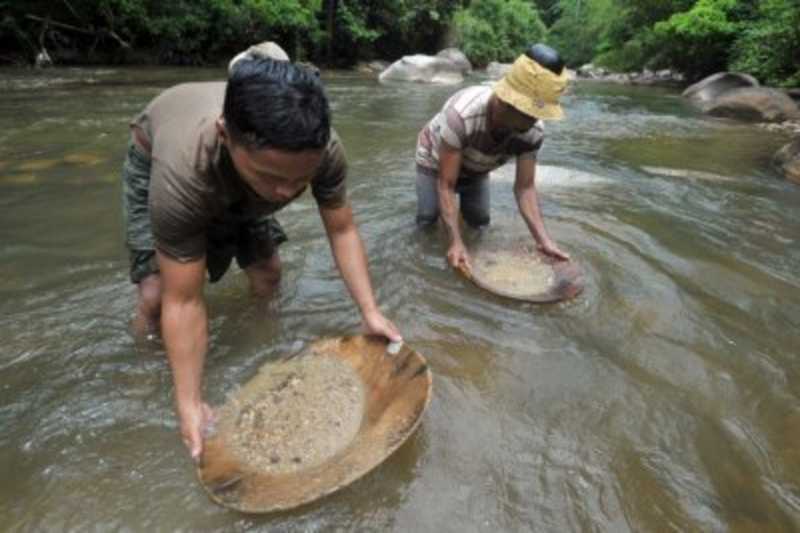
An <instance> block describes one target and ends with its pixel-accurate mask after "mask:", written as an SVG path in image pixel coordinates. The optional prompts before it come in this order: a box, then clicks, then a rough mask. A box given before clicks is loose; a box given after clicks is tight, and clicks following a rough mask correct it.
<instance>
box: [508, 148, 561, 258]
mask: <svg viewBox="0 0 800 533" xmlns="http://www.w3.org/2000/svg"><path fill="white" fill-rule="evenodd" d="M514 196H515V197H516V199H517V206H518V207H519V212H520V214H521V215H522V218H523V219H524V220H525V224H527V225H528V229H529V230H530V232H531V235H532V236H533V238H534V239H535V240H536V243H537V244H538V246H539V249H540V250H541V251H542V252H544V253H546V254H547V255H549V256H552V257H555V258H556V259H564V260H567V259H569V255H567V254H565V253H564V252H562V251H561V250H559V248H558V246H556V243H554V242H553V240H552V239H551V238H550V236H549V235H548V234H547V230H546V229H545V227H544V221H543V220H542V212H541V209H540V207H539V196H538V195H537V194H536V160H535V159H532V158H527V157H526V158H518V159H517V176H516V179H515V180H514Z"/></svg>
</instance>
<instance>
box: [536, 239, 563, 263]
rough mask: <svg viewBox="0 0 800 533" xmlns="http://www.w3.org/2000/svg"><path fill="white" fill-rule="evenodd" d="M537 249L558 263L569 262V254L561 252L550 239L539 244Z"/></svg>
mask: <svg viewBox="0 0 800 533" xmlns="http://www.w3.org/2000/svg"><path fill="white" fill-rule="evenodd" d="M537 248H539V251H540V252H542V253H543V254H545V255H549V256H550V257H553V258H555V259H558V260H559V261H569V254H567V253H565V252H562V251H561V249H559V247H558V246H556V243H554V242H553V241H551V240H550V239H546V240H544V241H542V242H541V243H539V244H538V246H537Z"/></svg>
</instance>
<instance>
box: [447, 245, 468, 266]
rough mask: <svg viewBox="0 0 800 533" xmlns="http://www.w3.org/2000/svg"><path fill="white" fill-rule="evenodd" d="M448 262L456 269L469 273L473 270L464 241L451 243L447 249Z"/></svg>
mask: <svg viewBox="0 0 800 533" xmlns="http://www.w3.org/2000/svg"><path fill="white" fill-rule="evenodd" d="M447 262H448V263H449V264H450V266H451V267H453V268H455V269H456V270H464V271H466V272H467V273H469V272H471V271H472V264H471V263H470V260H469V254H467V249H466V248H465V247H464V243H463V242H460V241H459V242H454V243H453V244H451V245H450V248H449V249H448V250H447Z"/></svg>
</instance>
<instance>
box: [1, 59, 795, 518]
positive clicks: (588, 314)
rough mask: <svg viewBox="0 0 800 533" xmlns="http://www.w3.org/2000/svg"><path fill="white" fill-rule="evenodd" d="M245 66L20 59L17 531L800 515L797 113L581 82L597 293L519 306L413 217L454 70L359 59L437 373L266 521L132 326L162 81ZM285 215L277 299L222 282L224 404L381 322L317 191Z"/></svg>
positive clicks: (15, 247) (383, 268)
mask: <svg viewBox="0 0 800 533" xmlns="http://www.w3.org/2000/svg"><path fill="white" fill-rule="evenodd" d="M223 74H224V73H223V71H221V70H198V69H183V70H175V69H113V70H111V69H106V70H86V69H83V70H79V69H60V70H52V71H48V72H45V73H33V72H25V71H13V70H4V71H0V91H2V94H3V97H2V99H0V125H2V128H0V428H1V431H0V472H2V483H0V530H4V531H6V530H11V531H17V530H19V531H63V530H72V531H79V530H87V529H92V530H98V531H107V530H130V531H178V530H183V531H223V530H224V531H245V530H247V531H250V530H265V531H266V530H270V531H273V530H274V531H294V530H303V531H317V530H329V529H332V528H342V529H348V530H380V531H385V530H394V531H437V532H440V531H459V532H461V531H492V532H495V531H554V532H561V531H614V532H616V531H733V532H770V531H797V530H798V529H800V447H798V441H799V439H800V362H798V357H797V356H798V350H799V349H800V280H798V272H800V242H799V239H800V217H798V205H800V187H797V186H793V185H791V184H790V183H788V182H786V181H783V180H782V179H780V178H779V176H778V175H777V174H775V173H774V172H773V171H772V170H771V169H770V166H769V159H770V157H771V155H772V154H773V153H774V152H775V150H777V149H778V148H779V147H780V146H781V145H782V144H783V143H785V142H787V139H786V138H785V137H782V136H781V135H780V134H774V133H767V132H765V131H762V130H759V129H757V128H754V127H752V126H747V125H740V124H736V123H732V122H725V121H718V120H712V119H708V118H704V117H702V116H700V115H698V114H697V113H696V112H694V111H693V110H692V109H691V108H689V107H688V106H687V105H686V104H685V103H684V102H683V101H682V100H681V99H680V98H679V95H678V94H677V93H675V92H671V91H667V90H659V89H644V88H626V87H621V86H605V85H592V84H580V85H578V86H577V87H576V88H574V90H573V91H572V94H571V95H570V96H568V97H567V98H566V100H565V107H566V110H567V115H568V116H567V119H566V120H565V121H563V122H561V123H557V124H553V125H548V129H547V131H548V137H547V140H546V142H545V145H544V148H543V150H542V153H541V155H540V164H541V166H542V168H541V169H540V177H539V191H540V196H541V200H542V205H543V209H544V212H545V216H546V224H547V225H548V227H549V230H550V233H551V234H552V235H553V237H554V238H555V239H556V240H557V242H558V243H559V244H560V245H561V246H563V248H565V249H566V250H568V251H569V252H570V253H571V254H572V256H573V257H574V258H575V259H576V260H577V261H578V262H579V263H580V264H581V265H582V267H583V270H584V272H585V275H586V290H585V291H584V293H583V294H582V295H581V296H580V297H578V298H577V299H576V300H574V301H572V302H569V303H566V304H559V305H552V306H543V307H536V306H533V305H524V304H517V303H508V302H505V301H502V300H498V299H494V298H488V297H487V296H486V295H484V294H482V293H481V292H479V291H478V289H476V288H474V287H472V286H471V285H469V284H467V282H465V281H463V280H462V279H460V278H458V277H456V276H455V275H454V274H453V273H452V272H451V271H449V270H448V269H447V268H446V266H445V260H444V244H443V241H442V237H443V235H442V234H441V233H440V232H439V231H437V230H434V231H427V232H418V231H417V230H416V229H415V228H414V225H413V213H414V208H415V192H414V165H413V153H414V146H415V139H416V134H417V132H418V130H419V128H420V127H421V126H422V125H423V124H424V123H425V121H426V120H427V119H428V118H429V117H430V116H432V114H433V113H435V112H436V111H437V110H438V109H439V108H440V106H441V104H442V103H443V102H444V100H445V99H446V98H447V96H448V95H449V94H450V93H451V92H452V91H454V88H453V87H429V86H421V85H393V86H380V85H378V84H377V83H376V82H375V81H373V80H370V79H367V78H365V77H362V76H358V75H355V74H343V73H335V72H334V73H325V74H324V79H325V81H326V85H327V88H328V92H329V96H330V98H331V101H332V106H333V109H334V123H335V126H336V128H337V129H338V131H339V133H340V134H341V137H342V138H343V140H344V143H345V146H346V148H347V151H348V156H349V161H350V173H349V178H348V179H349V191H350V197H351V200H352V203H353V206H354V210H355V214H356V217H357V222H358V224H359V226H360V229H361V234H362V236H363V237H364V239H365V243H366V246H367V249H368V253H369V257H370V262H371V272H372V276H373V282H374V285H375V287H376V291H377V295H378V298H379V300H380V303H381V305H382V308H383V309H384V311H385V312H386V313H387V315H389V316H390V317H391V318H392V319H393V320H394V321H395V322H396V323H397V324H398V325H399V326H400V327H401V329H402V331H403V333H404V336H405V338H406V341H407V342H408V343H409V344H411V345H412V346H413V347H414V348H416V349H417V350H418V351H420V352H421V353H422V354H424V355H425V356H426V357H427V358H428V360H429V363H430V366H431V368H432V370H433V372H434V398H433V401H432V403H431V406H430V408H429V410H428V411H427V413H426V415H425V418H424V420H423V423H422V425H421V426H420V429H419V431H418V432H417V433H416V434H415V435H414V436H413V437H412V438H411V439H410V440H409V441H408V442H407V443H406V444H405V445H404V446H403V447H402V448H400V450H398V452H397V453H396V454H395V455H393V456H392V457H390V458H389V459H388V460H387V461H386V463H384V464H383V465H382V466H380V467H379V468H378V469H376V470H375V471H373V472H372V473H371V474H369V475H368V476H366V477H365V478H363V479H362V480H360V481H358V482H356V483H355V484H354V485H352V486H350V487H348V488H347V489H345V490H343V491H341V492H339V493H337V494H335V495H333V496H331V497H328V498H326V499H323V500H321V501H319V502H317V503H314V504H311V505H308V506H306V507H304V508H301V509H299V510H297V511H295V512H291V513H285V514H280V515H276V516H266V517H258V516H256V517H253V516H245V515H240V514H237V513H235V512H231V511H228V510H225V509H223V508H221V507H218V506H216V505H214V504H212V503H211V502H210V501H209V500H208V499H207V497H206V495H205V493H204V492H203V490H202V489H201V488H200V486H199V485H198V484H197V483H196V480H195V476H194V470H193V467H192V464H191V462H190V461H189V459H188V458H187V454H186V452H185V450H184V448H183V445H182V443H181V441H180V439H179V438H178V434H177V428H176V421H175V417H174V415H173V410H172V401H173V399H172V395H171V381H170V374H169V369H168V367H167V365H166V362H165V358H164V356H163V351H162V349H161V347H160V346H159V344H158V343H157V342H153V343H150V344H146V345H136V344H135V343H134V342H133V340H132V339H131V337H130V336H129V334H128V322H129V319H130V316H131V311H132V305H133V296H134V293H133V289H132V286H131V285H130V283H129V282H128V278H127V260H126V256H125V251H124V248H123V244H122V227H121V221H120V201H119V198H120V183H119V169H120V166H121V163H122V157H123V154H124V149H125V143H126V139H127V127H126V124H127V121H128V120H129V119H130V118H131V117H132V116H133V115H134V114H135V113H136V112H137V111H138V110H139V109H140V108H142V107H143V106H144V105H145V104H146V102H147V101H148V100H149V99H150V98H151V97H153V96H154V95H156V94H157V93H158V92H159V90H161V89H163V88H165V87H168V86H170V85H172V84H174V83H176V82H178V81H185V80H208V79H217V78H220V77H221V76H222V75H223ZM471 82H472V83H478V82H480V80H477V79H473V80H471ZM512 175H513V167H509V168H504V169H501V170H500V171H499V172H498V173H497V175H496V179H494V180H493V185H492V195H493V197H492V209H493V223H494V225H495V226H496V227H501V228H504V230H503V231H508V232H515V231H519V232H524V227H523V226H522V223H521V221H520V219H519V217H518V216H516V211H515V207H514V201H513V194H512V192H511V178H512ZM278 218H279V219H280V221H281V222H282V224H283V225H284V227H285V229H286V230H287V233H288V234H289V237H290V241H289V243H287V244H286V245H285V246H284V247H282V252H281V253H282V258H283V261H284V267H285V270H284V278H283V281H282V291H281V294H280V296H279V297H278V298H277V300H276V301H274V302H272V303H271V304H267V305H265V304H263V303H260V302H257V301H254V300H253V299H251V297H250V296H248V292H247V285H246V280H245V279H244V278H245V277H244V275H243V274H242V273H241V272H240V271H234V272H231V273H229V274H228V275H227V276H226V277H225V278H224V279H223V281H222V282H221V283H219V284H217V285H215V286H212V287H211V288H210V289H209V290H208V291H207V297H208V302H209V309H210V322H211V330H210V337H211V350H210V353H209V357H208V361H207V365H206V368H207V374H206V375H207V397H208V399H209V401H210V402H211V403H212V404H217V405H218V404H220V403H222V402H223V401H224V400H225V398H226V395H227V394H228V393H230V392H231V391H232V390H234V389H235V387H236V386H237V385H238V384H240V383H242V382H244V381H246V380H247V379H249V377H251V376H252V375H253V373H254V372H255V371H256V370H257V369H258V367H259V366H261V365H262V364H263V363H264V362H265V361H268V360H270V359H276V358H279V357H281V356H283V355H286V354H288V353H295V352H296V351H298V350H300V349H301V348H302V347H303V346H305V345H307V344H308V343H309V342H311V341H312V340H314V339H316V338H318V337H321V336H328V335H339V334H343V333H347V332H356V331H358V325H359V317H358V315H357V313H356V310H355V308H354V306H353V304H352V303H351V301H350V300H349V298H348V297H347V295H346V290H345V288H344V286H343V284H342V283H341V281H340V279H339V277H338V275H337V272H336V269H335V267H334V265H333V262H332V259H331V256H330V253H329V251H328V247H327V241H326V239H325V237H324V234H323V229H322V225H321V223H320V221H319V217H318V216H317V214H316V208H315V206H314V204H313V201H312V200H311V198H310V195H306V196H304V197H303V198H302V199H300V200H299V201H297V202H295V203H294V204H292V205H290V206H289V207H288V208H287V209H285V210H284V211H282V212H281V213H279V217H278Z"/></svg>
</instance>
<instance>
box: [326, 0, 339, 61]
mask: <svg viewBox="0 0 800 533" xmlns="http://www.w3.org/2000/svg"><path fill="white" fill-rule="evenodd" d="M338 3H339V0H327V4H328V5H327V8H326V12H327V17H326V24H325V26H326V28H325V29H326V30H327V33H328V50H327V56H328V65H331V64H333V41H334V37H335V36H336V7H337V4H338Z"/></svg>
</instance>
